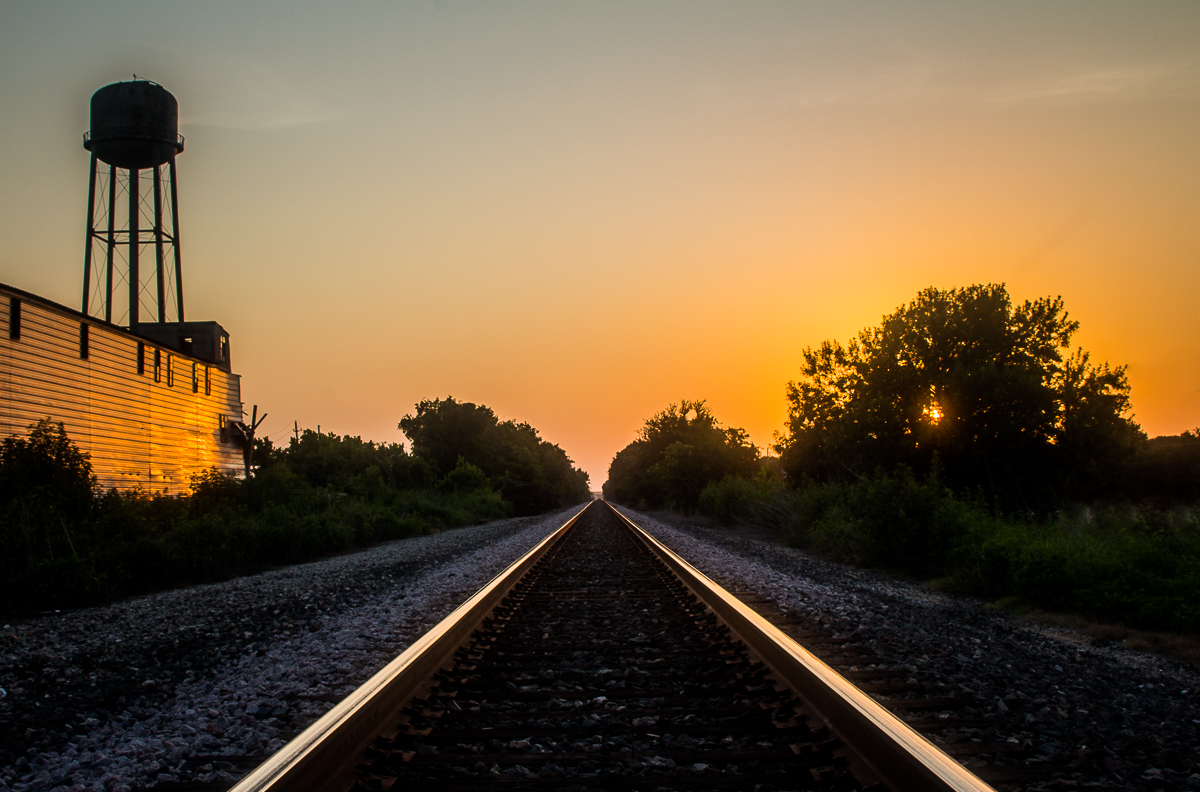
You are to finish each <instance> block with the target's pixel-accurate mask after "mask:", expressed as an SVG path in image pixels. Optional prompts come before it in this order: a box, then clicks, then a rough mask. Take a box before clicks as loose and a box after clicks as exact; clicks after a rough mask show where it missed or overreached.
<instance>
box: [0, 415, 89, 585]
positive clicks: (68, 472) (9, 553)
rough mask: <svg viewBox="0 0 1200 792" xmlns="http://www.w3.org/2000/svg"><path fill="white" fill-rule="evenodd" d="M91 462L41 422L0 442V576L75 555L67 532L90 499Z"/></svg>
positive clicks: (59, 429)
mask: <svg viewBox="0 0 1200 792" xmlns="http://www.w3.org/2000/svg"><path fill="white" fill-rule="evenodd" d="M95 489H96V477H95V475H93V473H92V460H91V457H90V456H88V454H86V453H84V452H82V451H80V450H79V448H78V447H77V446H76V445H75V444H74V443H73V442H71V438H69V437H68V436H67V431H66V429H65V428H64V427H63V425H62V424H61V423H55V422H54V421H52V420H50V419H49V418H43V419H42V420H40V421H38V422H37V423H34V424H31V425H30V427H29V434H28V436H26V437H21V436H17V435H14V436H12V437H7V438H5V439H4V440H3V441H0V574H2V575H11V574H14V573H15V572H16V571H17V570H18V569H21V568H23V567H26V566H32V565H33V564H35V563H37V562H40V561H44V560H46V559H50V560H53V559H54V558H55V557H56V551H55V548H56V547H57V548H58V551H57V557H59V558H64V557H67V556H68V555H69V556H74V555H75V545H74V541H73V540H72V539H71V534H70V528H72V527H75V526H76V525H79V524H80V523H82V522H83V521H84V520H86V519H87V517H88V514H89V512H90V510H91V508H92V503H93V498H94V497H95Z"/></svg>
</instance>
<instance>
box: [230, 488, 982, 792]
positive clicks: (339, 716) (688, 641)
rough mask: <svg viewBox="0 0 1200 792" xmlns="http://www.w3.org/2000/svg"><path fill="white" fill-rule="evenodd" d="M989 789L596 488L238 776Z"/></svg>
mask: <svg viewBox="0 0 1200 792" xmlns="http://www.w3.org/2000/svg"><path fill="white" fill-rule="evenodd" d="M447 788H452V789H480V790H483V789H487V790H492V789H497V790H499V789H531V790H532V789H555V790H559V789H561V790H574V789H578V790H584V789H606V790H607V789H613V790H660V789H665V790H674V789H688V790H709V789H713V790H716V789H739V790H741V789H745V790H761V792H768V791H769V790H791V789H820V790H854V789H871V788H877V789H896V790H917V789H920V790H938V789H942V790H964V791H965V790H987V789H989V787H988V786H987V785H986V784H985V783H984V782H982V781H981V780H979V779H978V778H977V777H975V776H974V775H972V774H971V773H970V772H968V771H966V770H965V769H964V768H963V767H962V766H961V765H959V764H958V763H957V762H955V761H954V760H953V759H950V758H949V757H948V756H946V755H945V754H943V753H942V752H940V751H939V750H938V749H937V748H935V747H934V746H933V745H932V744H931V743H929V742H928V741H926V740H925V739H924V738H922V737H920V736H919V735H918V734H917V733H916V732H914V731H912V730H911V729H910V728H908V727H907V726H905V725H904V724H903V723H902V722H901V721H900V720H899V719H897V718H896V717H895V716H893V715H892V714H890V713H889V712H888V711H887V710H885V709H883V708H882V707H880V706H879V705H878V704H876V703H875V702H874V701H873V700H872V699H871V698H870V696H868V695H867V694H865V693H864V692H862V691H861V690H859V689H857V688H854V687H853V686H852V685H850V684H849V683H848V682H846V681H845V680H844V679H843V678H841V677H840V676H838V675H837V674H836V673H834V672H833V671H832V670H831V669H830V668H829V667H828V666H826V665H825V664H824V663H822V662H821V661H819V660H817V659H816V658H815V657H814V656H812V655H811V654H809V653H808V652H807V651H805V650H804V649H802V648H800V647H799V646H798V645H797V644H795V643H794V642H793V641H791V640H790V639H789V638H787V637H786V636H784V635H783V633H781V632H780V631H779V630H778V629H777V628H775V627H773V626H772V625H771V624H770V623H769V622H767V621H766V620H765V619H764V618H762V617H761V616H760V615H758V614H757V613H756V612H755V611H753V610H752V609H751V608H750V607H748V606H747V605H746V604H744V603H742V602H740V601H739V600H738V599H737V598H736V597H734V596H733V595H731V594H729V593H728V592H726V591H724V590H723V589H720V588H719V587H717V586H716V585H715V584H713V583H712V582H711V581H709V580H708V579H707V578H704V576H703V575H700V574H699V573H698V572H696V571H695V570H694V569H692V568H691V567H690V566H689V565H687V563H686V562H684V561H682V559H680V558H679V557H678V556H676V555H674V554H673V553H672V552H671V551H670V550H668V549H667V548H665V547H664V546H662V545H661V544H659V543H658V542H657V541H656V540H654V539H653V538H652V537H650V536H649V535H647V534H645V533H644V532H642V531H641V530H640V529H638V528H637V527H636V526H634V525H633V524H632V523H631V522H629V521H628V520H627V519H626V518H624V517H622V516H620V515H619V514H618V513H617V512H616V511H615V510H613V509H612V508H611V507H609V506H608V505H607V504H605V503H602V502H598V503H593V504H591V505H590V506H588V507H587V508H586V509H584V510H583V511H582V512H580V513H579V514H578V515H577V516H576V517H575V518H573V519H572V520H571V521H570V522H568V523H567V524H566V525H565V526H563V527H562V528H560V529H559V530H558V531H557V532H555V533H554V534H553V535H551V536H550V537H549V538H547V539H546V540H545V541H543V542H542V543H540V544H539V545H538V546H537V547H536V548H534V549H533V550H531V551H530V553H528V554H527V555H526V556H524V557H523V558H522V559H520V560H518V561H517V562H515V563H514V564H513V565H512V566H511V567H509V569H508V570H506V572H505V573H504V574H502V575H500V576H499V577H497V578H496V579H495V580H493V581H492V582H491V583H490V584H489V585H488V586H486V587H485V588H484V589H482V590H481V591H480V592H479V593H477V594H476V595H475V596H474V597H472V598H471V600H469V601H468V602H467V603H465V604H464V605H463V606H461V607H460V608H459V609H458V610H457V611H455V613H454V614H452V615H451V616H449V617H447V619H446V620H445V621H443V622H442V623H441V624H439V625H438V626H437V627H436V628H434V629H433V630H431V631H430V632H429V633H428V634H426V635H425V636H423V637H422V638H421V639H420V640H419V641H418V642H417V643H416V644H414V645H413V646H412V647H410V648H409V649H408V650H406V651H405V652H404V654H402V655H401V656H400V657H398V658H396V660H394V661H393V662H392V663H391V664H389V665H388V667H387V668H385V669H383V670H382V671H380V672H379V674H377V675H376V676H375V677H374V678H372V680H370V681H369V682H368V683H367V684H366V685H364V686H363V687H362V688H360V689H359V690H358V691H356V692H355V693H354V694H352V695H351V696H350V697H349V698H347V699H346V700H345V701H343V702H341V703H340V704H338V705H337V706H336V707H334V709H333V710H331V711H330V712H329V713H327V714H326V715H325V716H324V717H323V718H322V719H321V720H320V721H318V722H317V723H316V724H314V725H313V726H312V727H310V728H309V729H308V730H306V731H305V732H304V733H302V734H301V735H300V736H298V737H297V738H296V739H295V740H293V741H292V742H291V743H289V744H288V745H287V746H285V747H284V748H283V749H282V750H281V751H279V752H278V753H277V754H276V755H275V756H274V757H272V758H271V759H270V760H268V761H267V762H266V763H264V764H263V765H262V766H261V767H259V768H258V769H257V770H255V771H254V772H253V773H251V774H250V775H249V776H247V778H246V779H244V780H243V781H242V782H241V783H240V784H239V785H238V786H237V787H235V792H251V790H255V791H258V790H268V789H269V790H272V792H283V791H284V790H287V791H288V792H291V790H311V789H323V790H326V789H361V790H371V789H383V790H392V789H395V790H417V789H447Z"/></svg>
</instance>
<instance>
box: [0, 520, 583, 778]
mask: <svg viewBox="0 0 1200 792" xmlns="http://www.w3.org/2000/svg"><path fill="white" fill-rule="evenodd" d="M579 508H581V507H573V508H571V509H568V510H565V511H563V512H559V513H556V514H551V515H544V516H541V517H536V518H521V519H512V520H502V521H497V522H493V523H488V524H485V525H480V526H475V527H471V528H459V529H455V530H451V531H446V532H443V533H439V534H435V535H432V536H426V537H417V538H412V539H405V540H400V541H396V542H390V543H388V544H385V545H381V546H378V547H375V548H372V549H369V550H366V551H363V552H357V553H353V554H349V555H343V556H337V557H334V558H329V559H325V560H322V561H317V562H313V563H309V564H302V565H298V566H294V567H288V568H286V569H281V570H277V571H272V572H267V573H263V574H260V575H254V576H250V577H244V578H238V579H235V580H231V581H227V582H224V583H217V584H212V585H206V586H197V587H194V588H189V589H180V590H175V591H168V592H163V593H160V594H154V595H149V596H145V597H138V598H135V599H130V600H126V601H123V602H119V603H115V604H113V605H108V606H104V607H99V608H89V609H86V610H80V611H73V612H67V613H62V614H51V615H47V616H43V617H40V618H37V619H31V620H27V621H21V622H11V623H10V624H6V625H4V626H3V630H2V631H0V688H3V689H4V691H5V693H6V695H5V696H4V697H3V698H0V790H2V791H3V792H9V790H12V792H26V791H27V790H28V791H30V792H32V791H33V790H38V791H39V792H40V791H41V790H56V789H64V790H68V789H69V790H97V791H98V790H106V791H107V792H112V791H114V790H136V789H142V788H145V787H148V786H153V785H155V784H165V785H167V786H168V787H169V786H170V785H171V784H173V783H176V782H200V783H211V784H213V785H214V787H215V788H219V787H220V786H222V785H231V784H232V783H233V782H234V781H236V779H237V778H239V777H241V776H242V775H244V774H245V772H247V771H248V770H249V769H251V768H252V767H254V766H255V765H257V764H258V762H259V761H261V759H262V758H265V757H266V756H267V755H269V754H270V753H272V752H273V751H275V750H276V749H277V748H279V747H280V746H281V745H282V744H283V743H284V742H285V741H286V740H287V739H289V738H290V737H291V736H293V735H295V734H296V733H298V732H299V731H301V730H303V729H304V728H305V727H306V726H308V725H309V724H311V723H312V722H314V721H315V720H316V719H317V718H319V717H320V716H321V715H322V714H324V712H326V711H327V710H328V709H329V708H330V707H331V706H332V705H333V703H334V702H336V701H337V700H340V699H341V698H342V697H344V696H345V695H346V694H347V693H349V692H350V691H352V690H354V689H355V688H356V687H357V686H358V685H360V684H361V683H362V682H364V681H365V680H366V679H367V678H369V677H370V676H371V674H373V673H374V672H375V671H377V670H378V669H379V668H381V667H382V666H383V665H385V664H386V663H387V662H388V661H389V660H391V659H392V658H393V657H394V656H396V655H397V654H399V653H400V652H401V651H403V650H404V648H405V647H407V646H408V645H409V644H410V643H411V642H412V641H413V640H414V639H415V638H417V637H419V636H420V635H421V634H422V633H424V632H425V631H426V630H428V629H429V628H430V627H431V626H433V625H434V624H436V623H437V622H438V621H439V620H440V619H442V618H443V617H445V616H446V615H447V614H449V613H450V611H452V610H453V609H454V607H456V606H457V605H458V604H460V603H461V602H462V601H464V600H465V599H467V598H468V597H469V596H470V595H471V594H472V593H474V592H475V591H476V590H478V589H479V588H480V587H481V586H482V585H483V584H485V583H486V582H487V581H488V580H490V579H491V578H492V577H493V576H495V575H496V574H497V573H499V572H500V571H501V570H503V569H504V567H506V566H507V565H508V564H510V563H511V562H512V561H514V560H516V559H517V558H519V557H520V556H521V555H522V554H523V553H524V552H525V551H527V550H528V549H529V548H531V547H532V546H533V545H534V544H536V543H537V541H539V540H540V539H542V538H543V537H545V536H546V535H548V534H549V533H550V532H551V531H553V530H554V529H556V528H558V527H559V526H560V525H562V524H563V523H564V522H566V520H568V519H569V518H570V516H571V515H572V514H574V513H575V512H576V511H578V509H579Z"/></svg>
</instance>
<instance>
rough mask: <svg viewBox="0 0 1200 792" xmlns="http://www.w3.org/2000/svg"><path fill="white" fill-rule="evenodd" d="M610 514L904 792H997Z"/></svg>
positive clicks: (660, 545)
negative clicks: (907, 791) (917, 791)
mask: <svg viewBox="0 0 1200 792" xmlns="http://www.w3.org/2000/svg"><path fill="white" fill-rule="evenodd" d="M605 505H606V506H608V507H609V508H610V509H612V510H613V512H615V513H616V515H617V516H618V517H620V518H621V520H622V521H623V522H624V523H625V524H626V525H627V526H628V527H629V528H630V529H631V530H632V531H633V533H634V534H635V535H636V536H637V537H638V538H639V539H640V540H641V541H642V542H643V543H644V544H645V545H646V547H647V548H649V549H650V550H651V551H652V552H653V553H654V554H655V555H656V556H657V557H658V558H659V559H660V560H662V562H663V563H665V564H666V565H667V567H668V568H669V569H670V570H671V571H672V572H674V573H675V575H676V576H678V577H679V579H680V580H682V581H683V583H684V584H685V585H687V587H688V588H689V589H691V591H692V593H693V594H695V595H696V596H697V597H698V598H699V599H700V601H701V602H703V603H704V604H705V605H706V606H707V607H708V609H709V610H711V611H712V612H713V613H714V614H715V615H716V616H717V618H719V619H721V621H723V622H724V623H725V625H726V626H727V627H729V629H730V630H732V631H733V632H734V633H735V634H736V635H737V637H738V638H739V639H741V641H742V642H743V643H744V644H745V645H746V646H747V647H748V648H749V649H750V651H751V652H753V653H755V654H757V655H758V656H759V658H761V659H762V661H763V662H764V663H765V664H766V665H767V666H768V667H769V668H770V669H771V670H772V671H773V672H774V673H775V675H776V676H777V677H778V678H779V679H780V681H782V682H784V683H785V684H786V685H788V686H789V687H791V688H792V690H793V691H794V692H795V693H796V694H797V695H799V696H800V698H802V699H804V700H805V701H807V702H808V703H809V704H810V705H812V707H813V709H815V710H816V711H817V713H818V714H819V715H820V716H821V717H822V718H823V719H824V720H825V722H826V723H827V724H828V725H829V727H830V729H831V730H832V731H833V732H834V733H836V734H837V735H838V736H839V737H840V738H841V739H842V742H844V743H845V744H846V745H847V746H850V747H851V748H852V749H853V750H854V751H855V752H856V753H857V754H858V755H859V758H861V759H862V760H863V762H864V763H866V764H867V766H869V767H870V768H871V770H872V771H874V772H875V773H876V774H877V775H878V776H879V777H880V779H881V780H882V781H883V782H884V783H885V784H886V785H888V786H890V787H891V788H893V789H897V790H931V792H932V791H934V790H938V791H943V792H951V791H952V792H994V790H992V787H990V786H988V785H987V784H986V783H984V782H983V781H982V780H981V779H980V778H978V777H977V776H975V775H974V774H973V773H971V772H970V771H969V770H967V769H966V768H964V767H963V766H962V765H960V764H959V763H958V762H956V761H955V760H954V759H952V758H950V757H949V756H947V755H946V754H945V753H943V752H942V751H941V750H939V749H938V748H937V746H935V745H934V744H933V743H931V742H930V741H929V740H927V739H925V738H924V737H922V736H921V735H920V734H918V733H917V732H915V731H913V729H912V728H910V727H909V726H908V725H907V724H906V723H904V721H902V720H900V719H899V718H897V717H896V716H895V715H893V714H892V713H890V712H888V711H887V710H886V709H884V708H883V707H882V706H880V705H879V704H878V703H877V702H876V701H875V700H874V699H872V698H871V697H870V696H868V695H867V694H865V693H863V692H862V691H861V690H859V689H858V688H856V687H855V686H854V685H853V684H851V683H850V682H848V681H846V679H845V678H843V677H842V676H841V675H840V674H838V673H837V672H836V671H834V670H833V669H832V668H830V667H829V666H828V665H826V664H825V663H823V662H821V660H819V659H817V657H815V656H814V655H813V654H811V653H810V652H809V651H808V650H806V649H804V647H802V646H800V645H799V644H797V643H796V642H795V641H793V640H792V639H791V638H789V637H788V636H787V635H785V634H784V633H783V632H782V631H781V630H780V629H779V628H778V627H776V626H775V625H773V624H771V623H770V622H768V621H767V620H766V619H764V618H763V617H762V616H761V615H759V614H758V613H756V612H755V611H754V610H753V609H751V608H750V607H749V606H748V605H746V604H745V603H743V602H742V601H741V600H739V599H737V598H736V597H734V596H733V595H732V594H730V593H729V592H727V591H725V590H724V589H723V588H721V587H720V586H718V585H717V584H716V583H714V582H713V581H712V580H710V579H709V578H708V577H707V576H705V575H704V573H702V572H700V571H699V570H698V569H696V568H695V567H693V566H692V565H691V564H689V563H688V562H687V561H685V560H683V558H681V557H680V556H679V555H677V554H676V553H675V552H674V551H672V550H671V549H670V548H668V547H667V546H666V545H664V544H663V543H662V542H660V541H658V540H657V539H655V538H654V537H653V536H651V535H650V534H649V533H648V532H647V531H645V530H644V529H642V528H641V527H640V526H638V525H637V524H636V523H634V522H633V521H632V520H630V519H629V518H628V517H626V516H625V515H624V514H621V512H620V511H618V510H617V509H615V508H613V506H612V505H611V504H609V503H607V502H605Z"/></svg>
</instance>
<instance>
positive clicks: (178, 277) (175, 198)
mask: <svg viewBox="0 0 1200 792" xmlns="http://www.w3.org/2000/svg"><path fill="white" fill-rule="evenodd" d="M170 166H171V168H170V176H171V247H172V248H174V250H175V298H176V301H177V305H178V314H179V321H180V322H182V321H183V262H182V261H181V260H180V257H179V191H178V190H176V189H175V158H174V157H171V162H170Z"/></svg>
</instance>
